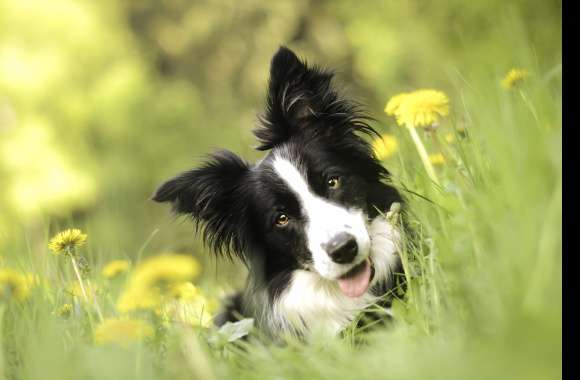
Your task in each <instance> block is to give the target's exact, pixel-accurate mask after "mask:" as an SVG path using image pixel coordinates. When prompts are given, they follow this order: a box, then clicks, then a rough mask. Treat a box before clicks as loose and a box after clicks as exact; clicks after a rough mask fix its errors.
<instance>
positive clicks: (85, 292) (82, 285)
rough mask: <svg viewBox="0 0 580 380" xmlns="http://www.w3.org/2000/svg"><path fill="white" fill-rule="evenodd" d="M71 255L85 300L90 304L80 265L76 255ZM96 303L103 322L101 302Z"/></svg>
mask: <svg viewBox="0 0 580 380" xmlns="http://www.w3.org/2000/svg"><path fill="white" fill-rule="evenodd" d="M69 256H70V260H71V262H72V265H73V269H74V271H75V275H76V277H77V280H78V281H79V285H80V287H81V292H82V293H83V298H84V299H85V302H86V303H87V304H90V301H89V297H88V295H87V291H86V290H85V285H84V283H83V278H82V277H81V273H80V271H79V267H78V265H77V261H76V259H75V257H74V255H72V254H70V255H69ZM94 304H95V309H96V310H97V314H98V315H99V320H100V321H101V322H103V320H104V319H103V314H102V313H101V308H100V307H99V304H98V303H97V302H96V301H95V303H94Z"/></svg>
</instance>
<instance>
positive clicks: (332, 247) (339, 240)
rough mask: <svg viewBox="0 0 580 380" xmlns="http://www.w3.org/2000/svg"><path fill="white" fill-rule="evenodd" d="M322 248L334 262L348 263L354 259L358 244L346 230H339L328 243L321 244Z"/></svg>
mask: <svg viewBox="0 0 580 380" xmlns="http://www.w3.org/2000/svg"><path fill="white" fill-rule="evenodd" d="M322 249H324V250H325V251H326V253H328V256H330V258H331V260H332V261H334V262H335V263H337V264H348V263H351V262H352V260H354V258H355V256H356V254H357V252H358V244H357V243H356V239H355V238H354V236H352V235H351V234H349V233H348V232H341V233H339V234H338V235H336V236H335V237H334V238H332V240H330V241H329V242H328V243H325V244H322Z"/></svg>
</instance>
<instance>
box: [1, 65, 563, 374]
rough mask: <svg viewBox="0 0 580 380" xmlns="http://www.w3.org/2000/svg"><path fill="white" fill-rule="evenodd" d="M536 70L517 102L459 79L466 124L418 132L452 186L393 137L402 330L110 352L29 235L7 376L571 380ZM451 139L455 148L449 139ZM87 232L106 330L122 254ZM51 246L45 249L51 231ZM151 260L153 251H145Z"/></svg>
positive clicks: (89, 309) (181, 336) (68, 277)
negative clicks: (26, 279)
mask: <svg viewBox="0 0 580 380" xmlns="http://www.w3.org/2000/svg"><path fill="white" fill-rule="evenodd" d="M532 74H533V75H532V76H531V77H530V78H529V79H528V81H527V82H526V83H524V85H523V86H522V87H520V88H517V89H514V90H512V91H505V90H503V89H502V88H501V87H500V85H499V81H500V79H501V77H500V76H493V75H490V74H489V73H487V74H486V76H482V77H479V78H478V77H475V78H469V79H466V78H464V77H463V76H460V75H459V74H457V75H456V76H454V77H452V78H451V82H452V83H456V86H455V88H454V89H453V90H452V91H449V96H450V98H451V102H452V103H451V106H452V115H451V116H450V117H449V118H448V120H446V121H445V122H443V123H442V125H441V126H440V128H439V130H438V131H436V132H435V133H431V134H425V133H423V132H422V131H419V132H421V138H422V139H423V141H424V142H425V144H426V146H427V149H428V150H429V152H430V153H435V152H437V151H440V152H441V153H443V154H444V156H445V157H446V162H445V163H444V164H442V165H438V166H436V167H435V170H436V171H437V174H438V177H439V180H440V181H441V187H440V188H438V187H437V186H435V185H434V184H433V183H432V182H431V181H430V180H429V178H428V176H427V175H426V173H425V171H424V169H423V167H422V166H421V162H420V160H419V156H418V155H417V152H416V150H415V149H414V146H413V144H412V141H411V139H410V138H409V136H408V134H407V132H406V131H405V130H404V129H400V130H396V131H395V133H396V135H397V138H398V140H399V144H400V148H399V152H398V154H397V155H396V156H394V157H393V158H390V159H388V160H387V161H386V162H385V164H386V165H387V166H388V167H389V168H390V169H391V171H392V172H393V180H394V182H395V184H396V185H397V186H398V187H399V188H400V189H401V191H402V192H403V194H404V195H405V197H406V198H407V200H408V203H409V210H410V212H409V222H410V224H411V225H412V226H413V228H414V230H415V231H416V232H417V234H418V237H419V239H418V241H419V244H416V246H412V245H410V244H408V245H405V247H406V248H405V249H404V250H402V252H401V253H402V256H403V258H404V261H405V266H406V269H407V273H406V275H407V277H408V279H409V289H408V293H407V297H406V298H405V299H404V300H400V301H398V302H396V303H395V305H394V313H395V316H396V318H395V321H394V322H393V323H392V324H390V325H389V326H388V327H386V328H385V327H381V328H376V329H373V330H371V331H359V330H357V329H356V328H354V327H350V328H349V329H347V331H346V332H345V334H344V335H343V336H342V337H337V338H334V339H328V338H323V337H318V336H314V337H313V338H312V340H311V341H310V342H308V343H303V342H297V341H292V340H289V341H288V342H286V344H282V345H280V344H269V343H267V342H264V341H262V340H260V339H258V333H257V332H254V331H253V332H251V333H250V339H248V340H235V341H234V342H227V338H228V337H230V336H231V335H227V334H226V335H223V334H222V335H220V333H218V332H216V331H215V330H214V329H205V328H201V327H199V326H194V325H192V324H188V323H177V322H175V323H171V322H170V323H166V324H163V323H160V322H159V321H158V317H156V316H155V314H151V313H149V314H141V315H139V316H136V317H138V318H144V319H145V320H148V321H149V322H150V323H151V325H153V326H155V328H156V334H155V337H154V338H152V339H148V340H145V341H138V342H137V343H135V344H132V345H129V346H127V347H122V346H118V345H98V344H95V343H94V338H93V336H94V329H95V326H94V325H96V324H98V315H97V314H96V313H95V308H94V307H93V305H91V304H90V303H89V304H87V303H86V302H84V301H83V300H82V299H81V297H78V296H77V297H73V296H71V295H70V294H68V293H66V292H65V291H64V290H63V289H65V287H66V284H67V283H69V282H70V281H74V278H75V277H74V273H73V272H72V268H71V267H70V265H69V263H67V261H66V260H65V259H64V258H62V257H53V256H52V255H50V254H49V253H48V249H47V248H46V245H45V244H44V243H43V244H44V246H36V245H30V244H27V243H26V239H25V238H22V239H21V240H22V242H21V243H19V244H17V245H15V246H14V248H13V249H12V250H11V251H10V252H7V253H6V254H4V256H3V257H2V263H3V266H5V267H12V268H16V269H18V270H20V271H23V272H31V273H35V274H37V275H38V276H39V278H40V279H41V281H40V284H38V285H36V286H34V287H33V288H32V292H31V295H30V297H29V298H28V299H27V300H26V301H23V302H17V301H16V300H4V301H3V303H2V306H1V312H0V315H1V317H0V321H1V324H0V333H1V337H2V340H1V343H2V360H1V361H0V376H3V377H4V378H10V379H11V378H15V379H38V378H42V379H63V378H71V379H85V378H86V379H89V378H107V379H109V378H110V379H114V378H123V379H132V378H135V379H148V378H151V379H175V378H201V379H219V378H235V379H269V378H276V379H328V378H332V379H350V378H356V379H376V378H394V379H424V378H430V379H439V378H440V379H454V378H457V379H465V378H469V379H489V378H506V379H521V378H526V379H552V378H560V377H561V364H562V352H561V343H562V327H561V310H562V299H561V296H562V285H561V279H562V272H561V258H562V255H561V237H562V234H561V215H562V162H561V73H560V72H559V68H558V67H555V68H548V69H547V70H543V71H541V70H539V69H538V70H536V71H535V72H533V73H532ZM378 127H379V128H380V126H378ZM465 133H466V134H467V137H461V136H463V135H464V134H465ZM447 134H451V135H452V136H453V137H454V139H455V141H454V142H452V143H450V142H447V141H446V139H445V138H444V137H445V135H447ZM47 225H48V224H47ZM70 227H77V226H70ZM85 232H87V233H88V235H89V243H88V247H87V248H80V249H79V250H78V252H79V253H81V254H82V255H85V256H87V257H89V258H90V260H89V262H90V265H91V269H92V272H91V273H90V275H89V276H88V279H89V281H90V282H91V284H93V285H96V286H97V287H98V288H99V289H101V291H100V293H98V295H97V299H98V302H99V305H100V307H101V308H102V311H103V314H104V315H105V318H110V317H114V316H117V315H118V312H117V311H116V309H115V302H116V299H117V297H118V295H119V293H120V292H121V291H122V289H123V287H124V285H125V281H124V279H123V278H121V279H117V280H114V281H110V280H106V279H104V278H102V276H101V275H100V268H101V267H102V265H103V264H104V259H103V258H104V257H110V256H111V254H110V252H106V253H105V252H101V251H99V244H100V243H99V236H94V235H92V234H91V231H90V230H88V231H85ZM46 236H47V239H46V242H47V240H48V227H47V232H46ZM149 238H150V239H154V238H155V237H154V236H151V237H149ZM147 239H148V237H144V238H143V241H144V242H145V241H146V240H147ZM137 252H139V254H138V257H141V254H142V253H143V256H145V255H147V254H148V251H147V243H146V242H145V243H144V245H143V246H142V247H135V254H137ZM44 281H46V282H44ZM204 290H205V289H204ZM208 292H209V293H211V291H210V290H208ZM212 296H213V295H212ZM64 303H71V304H72V305H73V306H74V308H73V312H72V315H71V316H70V317H68V318H63V317H60V316H58V315H56V314H55V310H56V309H57V308H59V307H60V306H61V305H62V304H64ZM89 315H90V316H91V318H90V319H89ZM91 321H92V322H91Z"/></svg>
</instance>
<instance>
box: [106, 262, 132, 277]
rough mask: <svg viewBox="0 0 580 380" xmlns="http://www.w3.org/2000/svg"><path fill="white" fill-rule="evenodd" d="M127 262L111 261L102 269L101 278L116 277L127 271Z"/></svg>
mask: <svg viewBox="0 0 580 380" xmlns="http://www.w3.org/2000/svg"><path fill="white" fill-rule="evenodd" d="M129 265H130V263H129V261H127V260H113V261H111V262H109V263H108V264H107V265H105V267H104V268H103V272H102V274H103V276H105V277H106V278H114V277H117V276H119V275H121V274H123V273H125V272H127V271H128V270H129Z"/></svg>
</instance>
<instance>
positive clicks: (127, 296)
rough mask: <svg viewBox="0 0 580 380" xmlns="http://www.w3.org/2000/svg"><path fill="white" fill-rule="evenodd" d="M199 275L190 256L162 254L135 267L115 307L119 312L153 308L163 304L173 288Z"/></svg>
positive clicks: (197, 267) (198, 268) (196, 263)
mask: <svg viewBox="0 0 580 380" xmlns="http://www.w3.org/2000/svg"><path fill="white" fill-rule="evenodd" d="M199 272H200V266H199V264H198V262H197V261H196V260H195V259H194V258H193V257H190V256H185V255H176V254H165V255H159V256H155V257H151V258H149V259H147V260H145V261H143V262H142V263H141V264H140V265H138V266H137V268H136V269H135V271H134V273H133V275H132V276H131V279H130V280H129V284H128V287H127V289H126V290H125V292H124V293H123V294H121V297H120V298H119V301H118V303H117V308H118V309H119V311H121V312H127V311H130V310H135V309H154V308H156V307H158V306H159V305H160V304H161V303H162V302H163V301H164V297H165V296H166V295H167V294H168V293H169V291H170V289H171V288H172V287H173V286H175V285H176V284H181V283H183V282H186V281H189V280H192V279H193V278H195V277H196V276H197V275H198V274H199Z"/></svg>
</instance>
